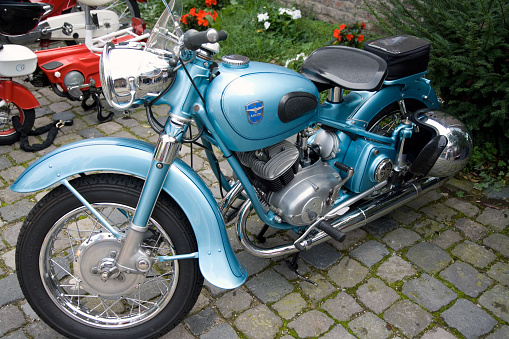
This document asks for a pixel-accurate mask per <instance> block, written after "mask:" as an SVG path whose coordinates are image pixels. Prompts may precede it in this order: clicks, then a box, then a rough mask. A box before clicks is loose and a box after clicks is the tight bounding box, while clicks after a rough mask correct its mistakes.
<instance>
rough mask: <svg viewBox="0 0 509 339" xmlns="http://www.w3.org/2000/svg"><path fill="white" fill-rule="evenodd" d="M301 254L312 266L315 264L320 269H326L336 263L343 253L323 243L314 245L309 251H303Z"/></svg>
mask: <svg viewBox="0 0 509 339" xmlns="http://www.w3.org/2000/svg"><path fill="white" fill-rule="evenodd" d="M300 256H301V258H302V259H304V260H305V261H306V262H307V263H308V264H310V265H311V266H314V267H316V268H318V269H319V270H324V269H326V268H327V267H329V266H331V265H333V264H334V263H336V261H338V260H339V259H340V258H341V256H342V255H341V253H338V252H337V251H335V250H334V249H333V248H332V247H330V246H329V245H328V244H327V243H323V244H320V245H318V246H315V247H312V248H311V249H310V250H308V251H305V252H302V253H301V255H300Z"/></svg>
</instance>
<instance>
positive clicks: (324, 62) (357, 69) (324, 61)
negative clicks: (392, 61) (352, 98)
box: [301, 46, 387, 91]
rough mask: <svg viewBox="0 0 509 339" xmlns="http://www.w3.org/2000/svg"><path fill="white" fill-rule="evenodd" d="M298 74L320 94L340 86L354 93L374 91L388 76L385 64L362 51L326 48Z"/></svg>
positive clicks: (380, 59)
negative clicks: (309, 81)
mask: <svg viewBox="0 0 509 339" xmlns="http://www.w3.org/2000/svg"><path fill="white" fill-rule="evenodd" d="M301 73H302V75H304V76H305V77H306V78H308V79H309V80H311V81H313V82H314V83H315V85H316V86H317V87H318V89H319V90H320V91H322V90H326V89H329V88H331V87H341V88H344V89H349V90H355V91H376V90H378V89H380V87H381V86H382V83H383V81H384V80H385V78H386V76H387V63H386V62H385V60H384V59H382V58H380V57H379V56H377V55H375V54H373V53H370V52H367V51H364V50H362V49H357V48H352V47H346V46H326V47H322V48H319V49H317V50H315V51H314V52H313V53H311V54H310V55H309V57H308V58H307V59H306V60H305V61H304V63H303V64H302V68H301Z"/></svg>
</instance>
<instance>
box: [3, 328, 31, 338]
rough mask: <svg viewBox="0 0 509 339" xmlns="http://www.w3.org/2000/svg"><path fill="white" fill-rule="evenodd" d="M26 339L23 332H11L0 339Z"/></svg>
mask: <svg viewBox="0 0 509 339" xmlns="http://www.w3.org/2000/svg"><path fill="white" fill-rule="evenodd" d="M27 338H28V337H27V336H26V335H25V333H23V330H18V331H15V332H11V333H9V334H8V335H5V336H3V337H2V339H27Z"/></svg>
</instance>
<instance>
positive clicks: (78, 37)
mask: <svg viewBox="0 0 509 339" xmlns="http://www.w3.org/2000/svg"><path fill="white" fill-rule="evenodd" d="M147 1H148V0H78V1H77V0H30V1H28V0H7V1H2V3H1V4H0V9H1V11H0V43H3V44H20V45H27V44H31V43H34V42H36V41H39V42H40V44H41V47H43V48H47V47H48V46H49V43H50V41H55V40H57V41H61V40H64V41H67V42H68V43H69V44H74V43H76V42H82V41H83V40H84V38H85V31H86V29H85V15H86V13H85V11H84V10H83V5H88V6H90V7H91V16H92V19H93V20H94V23H95V25H96V26H97V27H98V29H96V30H94V32H93V37H100V36H104V35H106V34H110V33H112V32H116V31H118V30H121V29H123V28H126V27H128V26H129V25H130V24H131V18H133V17H136V18H139V17H140V9H139V7H138V2H147Z"/></svg>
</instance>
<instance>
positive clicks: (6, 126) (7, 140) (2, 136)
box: [0, 98, 35, 145]
mask: <svg viewBox="0 0 509 339" xmlns="http://www.w3.org/2000/svg"><path fill="white" fill-rule="evenodd" d="M14 116H18V117H19V122H20V124H21V128H22V129H23V131H24V132H25V133H28V132H29V131H30V130H31V129H32V127H33V126H34V121H35V110H34V109H33V108H32V109H23V108H21V107H19V106H18V105H16V104H15V103H13V102H7V101H5V100H3V99H1V98H0V145H11V144H13V143H14V142H16V141H18V140H19V133H18V132H16V130H15V129H14V126H13V124H12V118H13V117H14Z"/></svg>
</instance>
